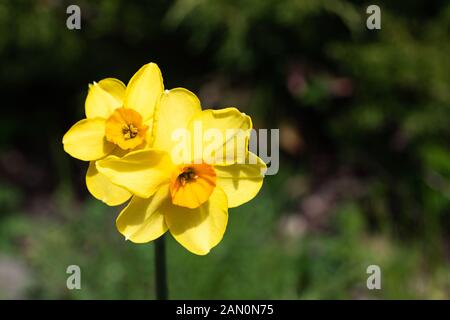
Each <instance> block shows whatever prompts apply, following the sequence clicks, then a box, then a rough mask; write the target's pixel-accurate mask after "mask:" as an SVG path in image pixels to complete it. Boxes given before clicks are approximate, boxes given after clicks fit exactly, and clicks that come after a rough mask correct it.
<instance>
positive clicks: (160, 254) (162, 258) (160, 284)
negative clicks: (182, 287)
mask: <svg viewBox="0 0 450 320" xmlns="http://www.w3.org/2000/svg"><path fill="white" fill-rule="evenodd" d="M155 283H156V287H155V288H156V299H157V300H167V299H168V290H167V268H166V243H165V239H164V236H161V237H159V238H158V239H156V240H155Z"/></svg>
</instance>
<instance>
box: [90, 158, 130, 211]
mask: <svg viewBox="0 0 450 320" xmlns="http://www.w3.org/2000/svg"><path fill="white" fill-rule="evenodd" d="M86 186H87V188H88V190H89V192H90V193H91V194H92V195H93V196H94V197H95V198H97V199H98V200H101V201H103V202H104V203H106V204H107V205H109V206H118V205H119V204H122V203H124V202H125V201H127V200H128V199H130V197H131V193H130V192H129V191H128V190H126V189H124V188H122V187H119V186H117V185H115V184H113V183H112V182H111V181H110V180H109V179H108V178H107V177H106V176H104V175H103V174H101V173H100V172H98V170H97V168H96V167H95V162H94V161H91V162H90V163H89V169H88V171H87V174H86Z"/></svg>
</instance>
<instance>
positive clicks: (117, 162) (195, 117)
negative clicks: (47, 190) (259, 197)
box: [63, 63, 266, 255]
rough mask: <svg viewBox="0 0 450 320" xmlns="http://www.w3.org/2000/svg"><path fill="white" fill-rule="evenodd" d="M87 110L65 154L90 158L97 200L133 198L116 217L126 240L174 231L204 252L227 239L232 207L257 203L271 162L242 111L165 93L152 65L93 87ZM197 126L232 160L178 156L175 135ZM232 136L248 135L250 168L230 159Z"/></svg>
mask: <svg viewBox="0 0 450 320" xmlns="http://www.w3.org/2000/svg"><path fill="white" fill-rule="evenodd" d="M85 112H86V119H83V120H81V121H79V122H77V123H76V124H75V125H73V126H72V127H71V128H70V129H69V131H68V132H67V133H66V134H65V135H64V137H63V144H64V150H65V151H66V152H67V153H69V154H70V155H71V156H73V157H75V158H77V159H80V160H84V161H89V168H88V171H87V174H86V185H87V188H88V190H89V191H90V193H91V194H92V195H93V196H94V197H96V198H97V199H99V200H101V201H103V202H105V203H106V204H108V205H110V206H115V205H120V204H122V203H124V202H126V201H128V200H129V199H130V198H131V200H130V201H129V203H128V205H127V206H126V207H125V208H124V209H123V210H122V212H121V213H120V214H119V216H118V217H117V220H116V226H117V229H118V230H119V232H120V233H121V234H123V235H124V236H125V238H126V239H127V240H130V241H132V242H135V243H146V242H149V241H152V240H155V239H157V238H158V237H160V236H162V235H163V234H164V233H165V232H166V231H167V230H169V231H170V233H171V234H172V235H173V237H174V238H175V239H176V240H177V241H178V242H179V243H180V244H181V245H182V246H184V247H185V248H186V249H187V250H189V251H190V252H192V253H195V254H198V255H205V254H207V253H208V252H209V251H210V250H211V248H213V247H214V246H216V245H217V244H218V243H219V242H220V241H221V240H222V238H223V235H224V233H225V229H226V227H227V223H228V208H233V207H237V206H239V205H241V204H243V203H245V202H247V201H249V200H251V199H252V198H253V197H255V196H256V194H257V193H258V192H259V190H260V188H261V186H262V183H263V177H264V172H265V170H266V165H265V164H264V162H263V161H262V160H261V159H260V158H259V157H257V156H256V155H254V154H252V153H251V152H250V151H248V137H249V134H250V130H251V129H252V122H251V119H250V117H248V116H247V115H245V114H244V113H241V112H239V111H238V110H237V109H236V108H225V109H220V110H211V109H209V110H202V108H201V105H200V101H199V99H198V98H197V97H196V96H195V94H193V93H192V92H190V91H188V90H186V89H183V88H176V89H172V90H164V85H163V79H162V75H161V71H160V69H159V68H158V66H157V65H156V64H154V63H149V64H146V65H144V66H143V67H142V68H141V69H140V70H139V71H138V72H137V73H136V74H135V75H134V76H133V77H132V78H131V80H130V81H129V83H128V85H127V86H125V85H124V84H123V83H122V82H121V81H120V80H117V79H113V78H107V79H104V80H101V81H100V82H98V83H95V82H94V84H92V85H90V86H89V92H88V95H87V98H86V102H85ZM193 123H200V124H201V125H202V127H203V128H204V129H208V128H210V129H214V130H216V131H217V130H219V132H222V133H224V136H226V139H225V140H226V141H223V143H219V144H216V145H215V150H214V152H216V153H217V154H223V155H224V157H225V159H227V161H215V162H214V163H210V162H207V161H205V160H204V159H200V161H184V163H180V161H179V159H174V158H173V156H172V151H173V148H174V146H175V142H174V141H173V135H172V134H173V132H174V131H175V130H179V129H184V130H185V131H187V132H192V130H194V129H193V125H192V124H193ZM230 130H231V131H230ZM233 130H234V131H233ZM230 132H231V134H230ZM233 132H236V134H238V132H245V133H246V134H248V136H247V137H246V139H247V140H246V141H247V143H246V144H245V153H244V157H245V159H244V160H248V159H249V158H250V157H251V158H252V159H253V161H251V162H252V163H248V162H249V161H244V162H243V161H238V159H236V157H235V156H231V157H227V154H226V153H227V152H230V149H231V150H232V151H233V148H226V146H225V145H226V142H227V141H230V140H231V139H232V138H233ZM201 143H205V142H201ZM210 149H211V148H210ZM230 159H231V160H230ZM197 160H198V159H197Z"/></svg>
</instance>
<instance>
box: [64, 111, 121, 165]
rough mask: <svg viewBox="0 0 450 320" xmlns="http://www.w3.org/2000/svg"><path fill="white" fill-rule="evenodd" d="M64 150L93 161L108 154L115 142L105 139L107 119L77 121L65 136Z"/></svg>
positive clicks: (73, 155) (76, 156) (75, 156)
mask: <svg viewBox="0 0 450 320" xmlns="http://www.w3.org/2000/svg"><path fill="white" fill-rule="evenodd" d="M63 144H64V151H66V152H67V153H68V154H70V155H71V156H72V157H74V158H77V159H80V160H84V161H91V160H97V159H100V158H102V157H104V156H106V155H108V154H109V153H110V152H111V151H112V150H113V149H114V147H115V146H114V144H112V143H110V142H108V141H106V139H105V120H104V119H101V118H94V119H83V120H81V121H78V122H77V123H75V124H74V125H73V126H72V128H70V129H69V131H67V133H66V134H65V135H64V137H63Z"/></svg>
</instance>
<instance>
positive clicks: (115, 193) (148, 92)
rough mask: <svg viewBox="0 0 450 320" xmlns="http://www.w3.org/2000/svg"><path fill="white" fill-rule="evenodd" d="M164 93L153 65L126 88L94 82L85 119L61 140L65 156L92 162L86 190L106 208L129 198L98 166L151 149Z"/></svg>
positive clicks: (109, 80)
mask: <svg viewBox="0 0 450 320" xmlns="http://www.w3.org/2000/svg"><path fill="white" fill-rule="evenodd" d="M163 91H164V86H163V80H162V75H161V71H160V70H159V68H158V66H157V65H156V64H154V63H149V64H146V65H144V66H143V67H142V68H141V69H140V70H139V71H138V72H136V74H135V75H134V76H133V77H132V78H131V80H130V81H129V83H128V85H127V86H125V85H124V84H123V83H122V82H121V81H120V80H117V79H113V78H107V79H103V80H101V81H100V82H98V83H95V82H94V84H92V85H90V86H89V92H88V95H87V98H86V102H85V113H86V119H83V120H81V121H79V122H77V123H76V124H75V125H73V126H72V127H71V128H70V129H69V131H68V132H67V133H66V134H65V135H64V137H63V144H64V150H65V151H66V152H67V153H69V154H70V155H71V156H72V157H74V158H77V159H80V160H84V161H90V164H89V168H88V171H87V174H86V185H87V188H88V190H89V191H90V192H91V194H92V195H93V196H94V197H96V198H97V199H99V200H102V201H103V202H105V203H106V204H108V205H119V204H121V203H123V202H125V201H127V200H128V199H129V198H130V197H131V193H130V192H129V191H128V190H126V189H125V188H123V187H120V186H117V185H115V184H113V183H111V181H109V179H108V178H107V177H105V176H104V175H103V174H101V173H99V172H98V170H97V168H96V166H95V161H96V160H98V159H101V158H104V157H105V156H107V155H111V154H113V155H116V156H123V155H124V154H126V153H128V152H130V151H133V150H139V149H143V148H146V147H148V146H150V145H151V143H152V128H153V120H154V117H153V115H154V111H155V108H156V105H157V103H158V100H159V98H160V97H161V94H162V93H163Z"/></svg>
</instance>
